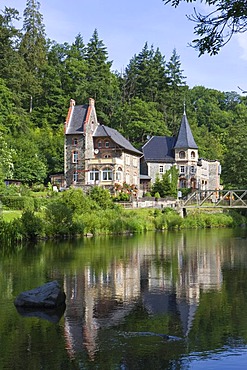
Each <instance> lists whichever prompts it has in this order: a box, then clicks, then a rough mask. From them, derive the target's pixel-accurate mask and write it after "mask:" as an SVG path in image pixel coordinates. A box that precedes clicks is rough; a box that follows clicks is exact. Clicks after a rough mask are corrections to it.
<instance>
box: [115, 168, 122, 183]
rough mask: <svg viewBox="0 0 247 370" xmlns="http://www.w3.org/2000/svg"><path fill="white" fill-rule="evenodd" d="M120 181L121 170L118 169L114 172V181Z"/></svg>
mask: <svg viewBox="0 0 247 370" xmlns="http://www.w3.org/2000/svg"><path fill="white" fill-rule="evenodd" d="M121 180H122V168H121V167H118V169H117V171H116V181H121Z"/></svg>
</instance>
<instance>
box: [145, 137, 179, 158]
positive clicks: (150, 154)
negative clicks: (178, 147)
mask: <svg viewBox="0 0 247 370" xmlns="http://www.w3.org/2000/svg"><path fill="white" fill-rule="evenodd" d="M175 142H176V138H175V137H169V136H153V137H152V138H151V139H150V140H149V141H148V142H147V143H146V144H145V145H144V146H143V147H142V151H143V154H144V158H145V161H147V162H164V161H165V162H174V161H175V159H174V153H173V147H174V144H175Z"/></svg>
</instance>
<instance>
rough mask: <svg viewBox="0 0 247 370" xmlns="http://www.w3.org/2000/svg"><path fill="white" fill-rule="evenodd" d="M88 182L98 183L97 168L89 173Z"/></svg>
mask: <svg viewBox="0 0 247 370" xmlns="http://www.w3.org/2000/svg"><path fill="white" fill-rule="evenodd" d="M89 180H90V181H94V182H95V181H99V170H98V169H97V168H93V169H92V170H91V171H90V172H89Z"/></svg>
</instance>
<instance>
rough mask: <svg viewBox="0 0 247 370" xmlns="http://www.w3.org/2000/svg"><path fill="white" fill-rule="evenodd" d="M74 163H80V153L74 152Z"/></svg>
mask: <svg viewBox="0 0 247 370" xmlns="http://www.w3.org/2000/svg"><path fill="white" fill-rule="evenodd" d="M72 162H73V163H78V152H76V151H75V152H73V154H72Z"/></svg>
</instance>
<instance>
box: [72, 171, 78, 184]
mask: <svg viewBox="0 0 247 370" xmlns="http://www.w3.org/2000/svg"><path fill="white" fill-rule="evenodd" d="M77 181H78V172H77V171H75V172H74V173H73V182H77Z"/></svg>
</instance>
